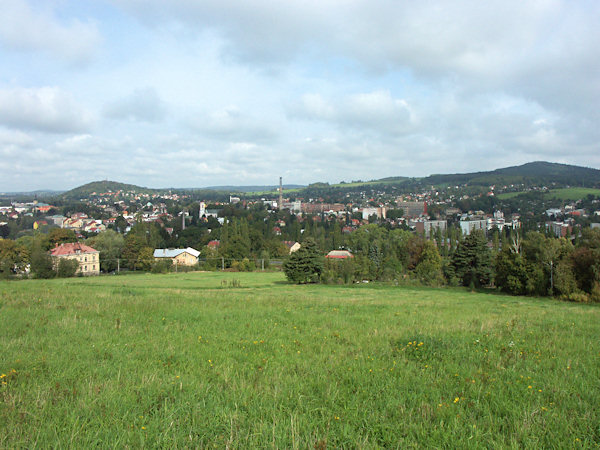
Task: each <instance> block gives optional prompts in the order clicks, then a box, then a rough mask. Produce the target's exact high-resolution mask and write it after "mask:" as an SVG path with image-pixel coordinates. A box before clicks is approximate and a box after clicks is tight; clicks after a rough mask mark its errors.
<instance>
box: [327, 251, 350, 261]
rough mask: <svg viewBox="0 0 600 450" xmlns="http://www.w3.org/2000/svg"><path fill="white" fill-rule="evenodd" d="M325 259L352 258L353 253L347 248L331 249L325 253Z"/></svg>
mask: <svg viewBox="0 0 600 450" xmlns="http://www.w3.org/2000/svg"><path fill="white" fill-rule="evenodd" d="M325 258H327V259H348V258H354V255H353V254H352V253H350V252H349V251H348V250H331V251H330V252H329V253H327V255H325Z"/></svg>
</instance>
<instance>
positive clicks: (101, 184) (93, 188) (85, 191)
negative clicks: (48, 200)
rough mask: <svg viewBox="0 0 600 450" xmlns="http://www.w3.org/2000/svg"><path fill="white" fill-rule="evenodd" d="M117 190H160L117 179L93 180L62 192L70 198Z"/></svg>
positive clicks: (140, 191)
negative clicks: (121, 181)
mask: <svg viewBox="0 0 600 450" xmlns="http://www.w3.org/2000/svg"><path fill="white" fill-rule="evenodd" d="M117 191H125V192H127V191H135V192H139V193H152V192H158V191H159V190H158V189H150V188H145V187H140V186H136V185H134V184H126V183H119V182H117V181H108V180H104V181H93V182H91V183H87V184H84V185H83V186H79V187H77V188H75V189H71V190H70V191H67V192H65V193H63V194H62V197H64V198H68V199H79V198H86V197H88V196H89V195H90V194H92V193H93V192H96V193H97V194H100V193H103V192H117Z"/></svg>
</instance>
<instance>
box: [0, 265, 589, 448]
mask: <svg viewBox="0 0 600 450" xmlns="http://www.w3.org/2000/svg"><path fill="white" fill-rule="evenodd" d="M0 373H2V374H3V375H2V380H1V381H2V384H1V385H0V448H15V447H75V448H89V447H98V446H99V447H141V446H159V447H217V448H223V447H230V448H257V447H258V448H264V447H273V448H326V447H333V448H335V447H346V448H348V447H349V448H355V447H361V448H377V447H384V448H390V447H393V448H406V447H448V448H477V447H479V448H484V447H485V448H498V447H528V448H549V447H552V448H565V447H567V448H570V447H576V448H579V447H581V448H597V446H598V445H599V444H600V406H599V405H600V382H599V380H600V309H599V308H598V306H597V305H585V304H570V303H561V302H558V301H556V300H552V299H539V298H523V297H508V296H502V295H495V294H484V293H471V292H467V291H463V290H452V289H426V288H413V287H395V286H388V285H382V284H361V285H355V286H321V285H309V286H291V285H288V284H286V283H285V282H284V279H283V276H282V275H281V274H279V273H264V274H262V273H249V274H248V273H239V274H237V273H199V272H196V273H185V274H167V275H145V274H138V275H130V276H105V277H95V278H86V279H83V278H73V279H68V280H64V279H63V280H50V281H41V280H40V281H35V280H31V281H13V282H1V283H0Z"/></svg>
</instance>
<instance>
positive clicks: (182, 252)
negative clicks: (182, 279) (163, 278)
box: [154, 247, 200, 266]
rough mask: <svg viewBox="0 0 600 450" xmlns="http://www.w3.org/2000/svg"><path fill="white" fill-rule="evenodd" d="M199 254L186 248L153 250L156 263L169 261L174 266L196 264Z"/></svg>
mask: <svg viewBox="0 0 600 450" xmlns="http://www.w3.org/2000/svg"><path fill="white" fill-rule="evenodd" d="M198 256H200V252H199V251H198V250H195V249H193V248H191V247H188V248H157V249H156V250H154V259H156V260H157V261H160V260H164V259H170V260H171V261H173V264H174V265H179V266H193V265H196V264H197V263H198Z"/></svg>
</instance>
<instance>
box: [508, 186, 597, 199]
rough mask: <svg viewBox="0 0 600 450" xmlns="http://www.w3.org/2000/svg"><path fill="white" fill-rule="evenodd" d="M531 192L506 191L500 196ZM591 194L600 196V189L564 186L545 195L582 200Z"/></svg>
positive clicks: (511, 196) (548, 197)
mask: <svg viewBox="0 0 600 450" xmlns="http://www.w3.org/2000/svg"><path fill="white" fill-rule="evenodd" d="M527 193H529V192H526V191H520V192H504V193H502V194H498V198H499V199H500V200H508V199H511V198H514V197H518V196H519V195H521V194H527ZM589 194H591V195H593V196H594V197H600V189H594V188H574V187H572V188H564V189H552V190H550V191H548V192H546V193H545V194H543V195H544V197H545V198H547V199H550V198H556V199H558V200H580V199H582V198H585V197H586V196H588V195H589Z"/></svg>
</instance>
